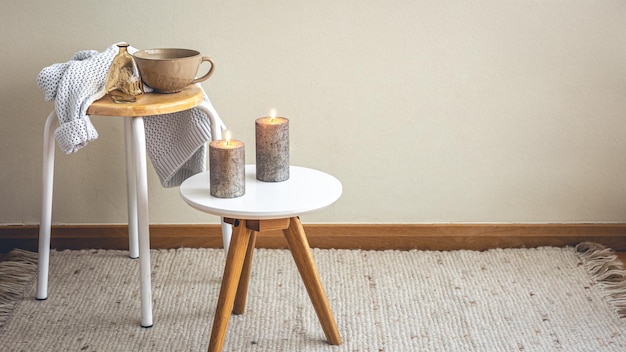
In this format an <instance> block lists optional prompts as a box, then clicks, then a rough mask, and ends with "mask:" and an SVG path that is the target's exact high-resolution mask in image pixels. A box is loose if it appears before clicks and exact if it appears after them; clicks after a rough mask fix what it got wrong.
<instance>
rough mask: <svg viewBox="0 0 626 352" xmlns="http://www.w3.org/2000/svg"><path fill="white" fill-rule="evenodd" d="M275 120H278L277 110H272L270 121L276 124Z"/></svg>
mask: <svg viewBox="0 0 626 352" xmlns="http://www.w3.org/2000/svg"><path fill="white" fill-rule="evenodd" d="M275 119H276V110H275V109H272V110H270V121H271V122H274V120H275Z"/></svg>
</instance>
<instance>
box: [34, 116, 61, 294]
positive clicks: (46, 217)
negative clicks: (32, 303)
mask: <svg viewBox="0 0 626 352" xmlns="http://www.w3.org/2000/svg"><path fill="white" fill-rule="evenodd" d="M56 121H57V114H56V112H55V111H54V110H53V111H52V112H51V113H50V114H49V115H48V118H47V119H46V124H45V127H44V131H43V172H42V174H43V175H42V190H41V194H42V199H41V222H40V224H39V250H38V257H39V259H38V261H37V272H38V274H37V294H36V297H37V299H40V300H41V299H46V298H48V267H49V263H50V228H51V226H52V193H53V188H54V147H55V145H54V126H55V123H56Z"/></svg>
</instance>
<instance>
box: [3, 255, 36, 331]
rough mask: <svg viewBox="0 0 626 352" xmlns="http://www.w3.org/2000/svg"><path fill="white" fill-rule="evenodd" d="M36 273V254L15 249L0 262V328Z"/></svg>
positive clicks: (9, 316)
mask: <svg viewBox="0 0 626 352" xmlns="http://www.w3.org/2000/svg"><path fill="white" fill-rule="evenodd" d="M36 271H37V253H33V252H28V251H25V250H21V249H15V250H12V251H11V252H10V253H9V254H8V255H7V258H6V260H4V261H2V262H0V277H1V278H2V280H1V281H0V327H2V326H4V324H5V323H7V322H8V321H9V319H10V318H11V313H12V312H13V308H14V306H15V304H17V302H19V301H20V299H21V298H22V296H23V295H24V290H25V289H26V287H27V286H28V285H27V284H28V283H29V282H31V281H32V280H33V279H34V278H35V272H36Z"/></svg>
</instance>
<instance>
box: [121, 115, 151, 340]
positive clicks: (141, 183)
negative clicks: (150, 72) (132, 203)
mask: <svg viewBox="0 0 626 352" xmlns="http://www.w3.org/2000/svg"><path fill="white" fill-rule="evenodd" d="M128 119H130V120H131V134H132V152H133V155H134V157H133V159H134V162H135V168H134V169H131V170H126V171H127V172H131V173H132V174H133V176H134V178H135V180H136V191H137V229H138V234H139V236H138V237H139V275H140V286H141V326H143V327H144V328H148V327H151V326H152V283H151V281H152V280H151V277H150V275H151V270H150V232H149V231H150V228H149V226H150V225H149V220H148V175H147V165H146V135H145V129H144V125H143V118H141V117H135V118H128Z"/></svg>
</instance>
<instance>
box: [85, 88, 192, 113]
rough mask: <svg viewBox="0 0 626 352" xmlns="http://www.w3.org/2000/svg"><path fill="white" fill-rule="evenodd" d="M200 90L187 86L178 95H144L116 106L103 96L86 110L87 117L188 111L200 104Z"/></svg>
mask: <svg viewBox="0 0 626 352" xmlns="http://www.w3.org/2000/svg"><path fill="white" fill-rule="evenodd" d="M202 97H203V96H202V89H200V87H198V86H196V85H191V86H188V87H187V88H185V89H183V90H182V91H180V92H178V93H171V94H161V93H146V94H144V96H143V97H141V99H139V100H137V102H135V103H127V104H118V103H115V102H113V100H111V97H110V96H108V95H105V96H104V97H102V98H101V99H99V100H96V101H95V102H93V103H92V104H91V105H90V106H89V108H87V115H99V116H127V117H138V116H151V115H162V114H169V113H174V112H178V111H183V110H188V109H191V108H193V107H196V106H198V105H200V103H202Z"/></svg>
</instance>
